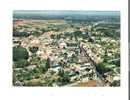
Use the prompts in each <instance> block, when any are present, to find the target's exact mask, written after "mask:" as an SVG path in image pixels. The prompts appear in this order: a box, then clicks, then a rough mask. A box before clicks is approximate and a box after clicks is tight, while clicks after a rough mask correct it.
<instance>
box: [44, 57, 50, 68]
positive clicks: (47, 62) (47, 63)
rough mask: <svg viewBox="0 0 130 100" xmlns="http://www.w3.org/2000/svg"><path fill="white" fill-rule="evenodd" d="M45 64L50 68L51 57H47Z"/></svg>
mask: <svg viewBox="0 0 130 100" xmlns="http://www.w3.org/2000/svg"><path fill="white" fill-rule="evenodd" d="M45 66H46V68H47V69H49V68H50V58H47V60H46V65H45Z"/></svg>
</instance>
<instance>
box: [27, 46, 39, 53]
mask: <svg viewBox="0 0 130 100" xmlns="http://www.w3.org/2000/svg"><path fill="white" fill-rule="evenodd" d="M37 50H38V47H30V48H29V51H30V52H32V53H36V52H37Z"/></svg>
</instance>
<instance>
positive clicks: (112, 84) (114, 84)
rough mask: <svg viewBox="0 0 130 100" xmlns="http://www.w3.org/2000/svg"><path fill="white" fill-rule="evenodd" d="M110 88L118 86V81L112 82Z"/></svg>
mask: <svg viewBox="0 0 130 100" xmlns="http://www.w3.org/2000/svg"><path fill="white" fill-rule="evenodd" d="M111 86H120V81H114V82H112V83H111Z"/></svg>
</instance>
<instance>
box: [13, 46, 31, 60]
mask: <svg viewBox="0 0 130 100" xmlns="http://www.w3.org/2000/svg"><path fill="white" fill-rule="evenodd" d="M28 57H29V54H28V52H27V50H26V48H24V47H21V46H20V47H13V61H19V60H21V59H28Z"/></svg>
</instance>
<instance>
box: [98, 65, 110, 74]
mask: <svg viewBox="0 0 130 100" xmlns="http://www.w3.org/2000/svg"><path fill="white" fill-rule="evenodd" d="M96 70H97V71H98V72H99V73H100V74H102V75H103V74H104V73H106V72H108V71H111V69H110V68H107V67H105V65H104V63H99V64H97V67H96Z"/></svg>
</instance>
